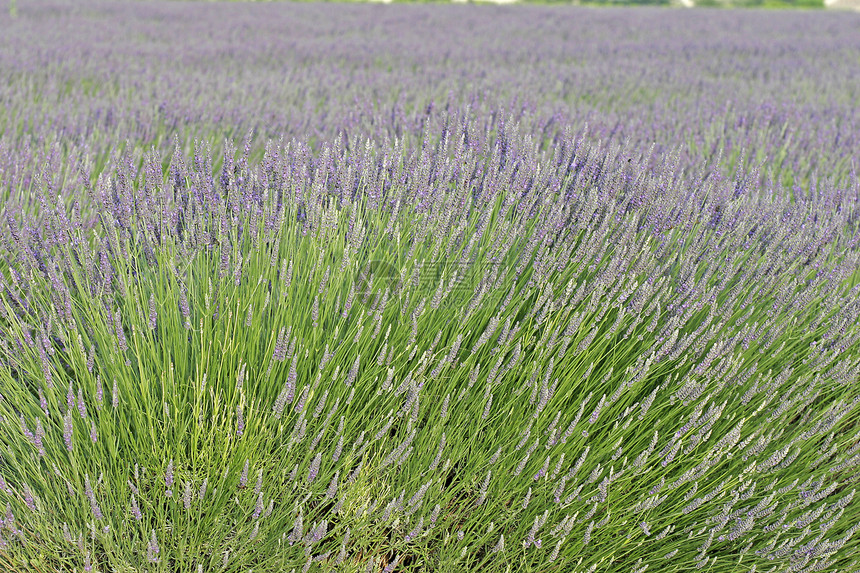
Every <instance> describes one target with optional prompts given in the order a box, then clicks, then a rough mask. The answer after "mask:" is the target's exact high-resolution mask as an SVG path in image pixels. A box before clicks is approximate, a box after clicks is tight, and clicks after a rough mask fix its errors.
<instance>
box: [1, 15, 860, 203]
mask: <svg viewBox="0 0 860 573" xmlns="http://www.w3.org/2000/svg"><path fill="white" fill-rule="evenodd" d="M0 19H2V20H0V25H2V28H3V32H4V34H3V42H2V43H0V69H2V72H3V75H4V82H2V85H0V101H2V102H3V105H2V106H0V132H2V137H0V169H2V171H3V172H4V181H3V183H4V186H3V194H2V195H0V197H3V198H5V197H9V196H11V197H13V198H16V199H17V197H18V196H19V195H20V194H24V195H26V194H27V192H28V189H29V188H30V183H31V181H32V175H33V172H35V171H38V170H39V169H41V167H42V165H43V163H44V161H45V160H47V159H48V158H49V155H50V147H51V145H52V144H53V143H55V142H56V143H59V145H60V147H61V149H62V153H61V156H62V158H63V162H66V161H67V159H66V158H67V157H69V158H71V159H70V160H69V161H72V162H74V161H75V160H76V159H77V158H78V157H79V155H81V154H87V155H89V156H91V157H92V159H93V161H94V163H95V166H96V167H97V168H98V170H101V169H102V168H103V166H104V165H105V163H106V162H107V160H108V158H109V155H110V151H111V150H112V149H114V148H116V147H119V146H123V145H126V144H128V145H130V146H131V147H137V148H139V149H143V150H149V148H150V147H151V146H155V147H156V149H158V150H159V151H160V152H161V153H162V159H166V158H167V157H168V156H169V155H170V153H171V152H172V150H173V140H174V136H179V138H180V142H181V144H182V146H183V149H184V150H185V152H186V153H187V154H190V153H191V152H192V144H193V140H194V139H195V138H203V139H207V140H209V141H210V142H212V145H213V153H214V155H215V158H214V160H215V162H216V164H217V163H218V162H219V161H220V157H221V156H222V150H221V142H222V141H223V140H224V138H225V137H226V138H231V139H240V138H242V137H243V136H244V135H245V134H246V133H247V132H248V131H249V130H252V129H253V130H254V132H255V133H256V134H258V136H259V138H258V139H257V140H256V141H255V145H254V150H253V152H254V157H255V158H259V157H260V155H261V154H262V147H263V146H264V144H265V141H266V140H268V139H274V140H278V139H279V138H280V137H282V136H284V137H286V139H287V140H289V139H292V138H297V139H300V140H303V141H308V143H309V144H310V145H311V147H312V148H313V149H314V150H318V149H319V147H320V145H321V144H322V142H325V141H327V142H331V141H332V140H333V139H334V137H336V136H337V135H339V134H341V133H344V132H346V133H347V134H348V135H349V136H352V135H357V136H359V137H371V138H373V139H375V140H377V141H381V140H384V139H385V138H386V137H387V138H389V139H393V138H394V137H397V138H399V139H402V140H404V141H405V142H406V145H407V146H413V145H419V144H420V141H421V138H422V136H423V134H424V132H425V128H428V127H429V129H430V133H433V134H438V133H441V132H442V131H443V129H444V126H445V125H446V124H447V123H448V122H450V121H451V120H452V117H453V119H463V118H464V117H466V118H468V119H476V121H479V122H483V123H489V124H494V123H495V122H496V121H497V120H498V118H499V117H502V118H507V116H508V115H510V114H514V116H515V121H518V122H520V123H521V126H522V128H523V129H524V131H527V132H529V133H531V134H532V135H533V137H535V139H536V140H537V141H538V142H539V143H540V145H542V146H543V147H544V148H546V149H551V148H552V147H554V146H556V145H558V144H559V143H560V142H561V140H562V139H563V138H564V132H565V129H567V128H568V127H570V128H572V129H573V130H574V131H575V132H577V133H579V132H583V131H584V129H585V126H586V125H587V126H588V132H589V133H590V134H591V135H592V140H593V141H602V142H604V143H608V142H610V141H612V142H615V143H617V144H623V145H625V147H626V148H627V149H630V150H631V151H630V152H631V153H636V154H640V155H641V154H646V153H647V152H648V150H649V149H651V148H652V147H653V148H654V154H655V156H656V157H661V156H663V155H666V154H668V153H671V152H673V151H677V153H678V155H679V168H680V169H683V170H686V171H692V172H696V173H698V172H699V171H701V170H705V171H706V172H710V173H713V174H715V175H720V176H723V177H733V176H735V175H736V173H737V172H739V171H741V172H744V173H746V172H749V171H751V169H752V168H755V167H761V169H760V173H759V175H760V182H761V183H765V182H766V179H767V176H768V171H772V172H773V177H774V179H775V180H776V181H777V182H778V183H780V184H781V186H782V187H784V188H785V190H786V191H789V192H792V193H796V194H808V193H809V186H810V183H811V182H812V180H813V179H814V178H816V177H817V178H821V177H823V176H825V175H827V176H834V177H837V178H840V179H841V180H842V181H841V183H843V184H845V179H846V178H847V176H848V175H849V174H850V172H851V169H852V163H851V162H852V154H851V150H853V149H857V147H858V145H860V143H858V140H857V137H858V136H857V134H858V133H860V118H858V115H857V106H856V105H855V102H856V101H857V99H858V94H857V90H856V82H855V81H854V73H853V70H854V62H856V57H857V53H858V51H860V34H858V33H857V28H858V17H857V16H855V15H853V14H825V13H821V14H808V13H802V14H801V13H775V12H761V13H759V12H737V13H735V12H729V11H725V12H722V11H721V12H710V13H708V14H707V18H703V17H701V13H699V12H697V11H693V12H686V11H663V10H652V9H641V10H635V11H626V12H625V11H617V10H604V9H568V8H561V7H557V8H551V7H527V6H519V7H514V8H513V9H511V7H491V6H485V7H478V6H330V5H301V6H296V5H285V4H269V5H266V4H255V5H234V4H226V5H225V4H214V5H208V6H197V5H194V4H189V3H178V2H177V3H173V2H164V3H153V2H134V3H124V4H117V3H113V2H98V1H86V0H85V1H84V2H71V1H70V0H66V1H62V0H52V1H47V2H42V1H34V2H27V3H26V4H25V5H22V6H21V7H20V9H19V14H18V17H17V18H14V19H11V18H9V17H8V15H7V14H6V13H5V11H4V13H3V14H2V15H0ZM500 110H501V111H500ZM486 131H489V132H490V133H492V130H486ZM477 133H478V134H482V133H485V130H484V129H478V131H477ZM72 171H74V169H72Z"/></svg>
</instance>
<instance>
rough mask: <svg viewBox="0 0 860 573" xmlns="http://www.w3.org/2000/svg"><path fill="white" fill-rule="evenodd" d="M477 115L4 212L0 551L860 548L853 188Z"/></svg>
mask: <svg viewBox="0 0 860 573" xmlns="http://www.w3.org/2000/svg"><path fill="white" fill-rule="evenodd" d="M467 127H468V126H466V125H455V126H452V128H451V129H450V131H449V132H448V133H446V134H444V135H442V136H439V137H437V138H436V139H437V140H438V141H439V142H440V143H438V144H437V145H435V146H429V145H428V146H425V147H423V148H421V149H419V150H414V151H413V152H412V153H409V152H408V150H406V149H403V148H402V147H400V145H399V144H394V145H393V146H391V147H387V146H379V145H376V144H374V143H373V142H371V141H365V142H362V141H359V140H353V141H351V142H347V141H346V140H344V139H338V140H336V141H335V142H333V144H332V145H331V146H324V147H323V149H322V151H321V155H320V157H319V160H317V159H315V158H314V157H313V155H312V153H311V152H310V150H309V148H308V147H307V146H306V145H304V144H301V143H296V142H291V143H289V144H284V145H276V144H270V145H269V147H268V149H267V151H266V153H265V155H264V157H263V158H262V160H261V161H259V162H254V161H251V160H250V159H249V157H248V155H249V151H248V147H246V148H245V149H244V150H242V149H240V150H239V151H238V153H235V154H234V152H233V150H232V149H231V148H230V147H229V146H228V151H227V153H226V157H227V158H228V159H227V161H226V162H225V163H224V165H223V166H222V167H221V169H220V170H213V169H212V166H211V156H210V155H209V154H208V152H207V151H206V150H205V149H204V146H202V145H201V146H199V148H198V150H197V153H196V154H195V155H193V156H184V155H183V154H182V153H181V152H180V151H179V150H177V152H176V154H175V155H174V156H173V158H172V160H171V161H170V165H169V166H168V168H167V170H166V173H165V172H164V171H163V170H162V165H161V161H160V158H159V157H158V155H157V154H154V153H149V154H147V155H146V156H145V157H143V158H142V167H141V169H139V170H138V169H136V168H135V165H136V164H137V163H138V158H136V157H134V156H129V157H127V158H125V159H124V160H123V161H118V162H117V163H116V165H115V166H114V167H113V168H112V169H111V170H110V171H109V172H106V173H102V174H101V176H100V177H99V178H98V182H97V184H96V185H95V186H92V187H90V186H89V183H88V182H89V181H90V177H89V175H88V174H86V173H84V174H82V176H81V177H80V182H77V181H73V182H69V183H68V185H69V186H71V187H73V188H74V189H75V193H77V194H81V195H87V196H88V197H89V199H90V201H91V202H92V204H94V205H96V206H97V211H96V212H97V213H98V215H99V217H98V220H97V221H95V222H88V221H86V220H85V219H83V218H82V216H81V215H80V213H79V211H78V210H77V209H75V207H74V206H72V207H71V208H69V206H67V205H64V204H62V202H58V201H57V199H56V198H55V197H56V194H53V195H51V194H48V191H49V190H50V191H55V190H54V189H49V188H47V187H46V188H45V189H44V191H45V192H44V193H40V194H39V196H38V199H39V203H40V205H41V206H42V207H41V211H40V214H39V215H40V216H39V217H37V218H33V219H32V220H31V219H28V218H27V217H24V218H23V220H21V221H15V220H10V221H9V222H8V223H7V226H6V229H5V231H6V232H4V236H6V237H8V239H6V241H5V243H4V247H3V252H4V253H5V255H4V264H3V279H2V280H3V286H2V295H0V300H2V307H0V308H2V310H3V313H2V316H3V335H2V341H3V348H2V357H3V361H2V369H0V379H2V388H3V400H2V402H0V407H2V412H3V424H2V426H0V428H2V440H3V444H4V455H3V462H2V471H0V474H2V476H3V482H2V484H0V500H2V502H3V504H4V505H5V506H6V512H5V517H4V521H3V530H2V536H3V537H2V550H0V556H2V558H3V559H4V560H5V563H6V565H7V566H8V567H10V568H12V569H20V568H26V567H30V568H31V569H32V570H45V569H59V570H71V569H77V570H81V568H83V569H84V570H87V571H90V570H99V571H108V570H122V569H123V568H128V567H132V568H135V569H141V570H152V571H194V570H198V571H211V570H227V571H246V570H248V569H249V568H253V569H254V570H257V571H290V570H293V569H294V570H296V571H300V570H301V571H310V570H312V569H313V570H317V568H319V570H325V568H330V567H339V568H340V569H338V570H353V569H349V567H352V568H354V570H362V571H365V570H366V571H376V570H381V569H384V570H386V571H388V572H389V573H390V572H391V571H395V570H398V571H399V570H404V571H405V570H414V571H418V570H441V571H447V570H452V571H453V570H462V569H463V568H469V567H474V568H479V569H480V568H482V567H483V568H484V569H485V570H490V571H495V570H498V571H505V570H509V571H529V570H532V571H553V570H557V571H567V570H577V571H592V572H593V571H631V570H636V571H644V570H645V569H646V568H648V569H651V570H660V571H676V570H688V569H689V568H691V567H698V568H702V567H706V566H707V567H708V568H709V569H710V570H713V571H729V570H732V571H734V570H737V569H738V568H743V569H744V570H753V569H756V568H757V569H756V570H762V571H801V570H803V571H812V570H830V571H848V570H852V568H856V566H857V563H856V561H852V554H853V553H854V551H855V549H856V547H857V541H856V536H855V532H856V529H857V528H858V527H860V524H858V521H860V515H858V514H860V512H858V509H857V508H858V506H857V504H856V503H853V501H852V500H853V496H854V492H855V487H856V479H857V478H856V476H857V472H856V465H857V463H858V461H860V433H858V430H857V425H856V422H857V416H858V413H860V407H858V406H860V395H858V393H857V390H856V380H857V372H858V363H860V360H858V358H857V351H858V347H860V345H858V341H860V329H858V327H857V324H858V321H857V316H858V312H860V304H858V302H857V301H858V298H857V294H858V292H860V276H858V274H857V272H856V269H857V268H858V249H857V237H858V233H857V232H858V213H857V197H858V193H860V186H858V185H857V184H856V183H855V184H854V185H853V186H852V187H851V188H850V189H847V190H843V191H840V192H838V191H837V190H835V189H831V190H829V191H828V192H827V193H823V194H822V195H821V197H820V199H819V200H816V201H801V202H791V201H788V200H787V199H780V198H769V197H765V196H763V195H743V194H739V193H737V189H736V187H735V186H734V184H733V183H725V184H723V185H715V184H713V183H712V184H710V185H702V186H701V187H696V186H692V189H696V190H695V191H691V187H688V184H689V181H679V180H677V178H676V179H673V178H672V177H671V176H670V173H671V169H672V165H671V164H669V165H665V166H664V171H663V173H665V175H655V174H654V173H653V172H652V170H651V169H650V168H646V167H644V166H638V165H636V164H631V163H630V162H628V161H627V158H626V157H625V156H623V155H619V150H618V149H615V148H609V149H607V148H600V147H594V146H591V145H590V144H588V143H587V142H586V141H585V140H584V139H582V138H579V139H577V138H572V139H571V143H570V144H569V145H561V146H559V147H557V148H555V150H554V152H553V155H552V156H550V157H548V156H547V155H546V154H543V153H541V151H540V150H539V149H538V146H537V145H536V144H535V143H534V141H533V140H532V139H531V138H530V137H529V136H522V135H520V134H518V133H517V132H516V131H515V130H514V129H513V128H510V129H508V130H506V131H505V132H503V133H501V134H499V137H498V139H497V142H496V143H495V144H494V145H493V147H492V148H491V149H486V150H483V151H485V152H486V153H478V152H475V151H473V150H472V149H470V148H469V146H468V145H467V143H466V141H467V136H466V131H467V129H466V128H467ZM45 179H46V180H49V179H50V177H45ZM62 195H63V194H62V193H60V196H62ZM482 570H483V569H482Z"/></svg>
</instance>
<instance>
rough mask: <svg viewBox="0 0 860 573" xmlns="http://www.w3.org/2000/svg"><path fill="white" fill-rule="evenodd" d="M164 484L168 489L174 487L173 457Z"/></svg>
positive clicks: (168, 464) (165, 474) (168, 465)
mask: <svg viewBox="0 0 860 573" xmlns="http://www.w3.org/2000/svg"><path fill="white" fill-rule="evenodd" d="M164 485H165V487H166V488H167V489H170V488H172V487H173V459H171V460H170V461H169V462H168V463H167V471H166V472H165V473H164Z"/></svg>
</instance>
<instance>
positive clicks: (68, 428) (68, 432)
mask: <svg viewBox="0 0 860 573" xmlns="http://www.w3.org/2000/svg"><path fill="white" fill-rule="evenodd" d="M63 440H65V442H66V449H67V450H69V451H70V452H71V451H72V411H71V410H68V411H67V412H66V415H65V416H63Z"/></svg>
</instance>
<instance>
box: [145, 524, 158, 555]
mask: <svg viewBox="0 0 860 573" xmlns="http://www.w3.org/2000/svg"><path fill="white" fill-rule="evenodd" d="M158 553H159V549H158V539H156V537H155V530H154V529H153V530H152V537H151V538H150V540H149V545H147V548H146V560H147V561H149V562H150V563H158Z"/></svg>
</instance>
